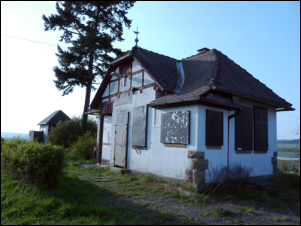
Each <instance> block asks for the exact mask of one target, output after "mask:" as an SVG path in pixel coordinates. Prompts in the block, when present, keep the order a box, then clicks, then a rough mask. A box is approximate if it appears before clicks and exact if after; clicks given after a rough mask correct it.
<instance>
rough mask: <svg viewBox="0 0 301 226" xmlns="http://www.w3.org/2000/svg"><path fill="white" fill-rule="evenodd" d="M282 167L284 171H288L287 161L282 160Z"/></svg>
mask: <svg viewBox="0 0 301 226" xmlns="http://www.w3.org/2000/svg"><path fill="white" fill-rule="evenodd" d="M281 169H282V170H283V171H287V170H288V165H287V161H282V165H281Z"/></svg>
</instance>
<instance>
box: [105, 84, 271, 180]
mask: <svg viewBox="0 0 301 226" xmlns="http://www.w3.org/2000/svg"><path fill="white" fill-rule="evenodd" d="M126 95H128V94H126ZM131 95H133V97H132V98H133V99H132V102H131V103H128V104H123V105H118V106H116V105H115V104H114V107H113V115H112V142H111V146H107V145H103V158H105V156H108V159H110V164H111V165H112V166H113V165H114V141H115V120H116V114H117V113H120V112H129V122H128V145H127V148H128V149H127V168H129V169H132V170H137V171H140V172H148V173H153V174H157V175H162V176H165V177H170V178H175V179H181V180H184V178H185V169H190V163H191V160H190V159H189V158H188V157H187V155H188V150H191V151H200V152H205V159H208V162H209V168H208V169H207V170H206V182H207V183H208V182H209V175H208V173H209V170H210V169H211V168H212V167H214V168H216V167H220V166H226V165H227V150H228V116H229V115H231V114H233V113H234V111H228V110H224V109H219V108H215V107H210V106H204V105H187V106H182V107H173V108H163V109H153V108H150V107H148V117H147V150H140V151H138V152H137V151H136V150H135V149H132V148H131V140H132V121H133V118H132V117H133V108H135V107H138V106H143V105H144V106H145V105H146V104H148V103H149V102H151V101H152V100H153V99H155V91H154V90H153V88H148V89H144V90H143V92H142V93H140V92H139V91H136V92H135V94H132V93H131ZM121 98H122V97H121ZM241 102H242V104H243V105H245V106H249V107H253V106H261V107H265V108H267V109H268V130H269V131H268V139H269V150H268V151H267V153H254V151H252V153H250V154H245V153H243V154H238V153H236V151H235V140H234V138H235V124H234V123H235V118H232V119H230V124H229V131H230V137H229V141H230V142H229V162H230V164H231V163H235V162H240V163H241V164H242V165H245V166H247V167H249V166H254V175H253V176H260V175H270V174H272V173H273V167H272V164H271V157H272V156H273V152H274V151H276V150H277V143H276V140H277V139H276V110H275V108H273V107H269V106H267V105H264V104H259V103H256V102H252V101H248V100H245V99H241ZM206 109H211V110H216V111H221V112H223V116H224V126H223V131H224V132H223V145H222V146H221V147H218V148H217V149H216V148H213V147H207V146H206V143H205V142H206ZM188 110H189V111H190V144H188V145H186V147H185V148H183V147H165V146H164V144H163V143H161V142H160V134H161V114H162V113H167V112H176V111H188ZM105 146H107V147H105Z"/></svg>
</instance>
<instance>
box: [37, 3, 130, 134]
mask: <svg viewBox="0 0 301 226" xmlns="http://www.w3.org/2000/svg"><path fill="white" fill-rule="evenodd" d="M132 6H134V1H89V2H85V1H58V2H57V3H56V10H57V14H51V16H49V17H46V16H45V15H43V16H42V18H43V20H44V29H45V31H49V30H56V29H57V28H58V29H59V30H62V31H63V34H62V35H61V39H60V41H61V42H62V41H65V43H68V44H69V47H68V49H67V50H63V49H61V47H60V46H59V45H58V53H57V54H56V55H57V57H58V61H59V64H60V66H55V67H54V68H53V71H54V75H55V77H56V80H54V83H55V86H56V87H57V89H58V90H59V91H63V96H64V95H68V94H69V93H72V92H73V89H74V87H75V86H80V87H86V97H85V102H84V112H86V111H87V110H88V107H89V103H90V95H91V89H93V90H95V87H94V86H93V85H92V83H93V82H96V78H97V76H99V77H101V78H103V77H104V75H105V73H106V71H107V69H108V67H109V64H110V62H111V61H113V60H114V55H115V56H117V57H119V56H121V55H123V54H124V53H123V52H122V51H121V49H118V48H114V46H113V42H115V41H120V42H121V41H123V40H124V39H123V38H122V34H123V25H125V26H126V27H127V28H130V26H131V22H132V21H131V20H129V19H128V18H127V16H126V14H127V11H128V10H129V9H130V8H131V7H132ZM86 126H87V115H85V114H84V115H83V116H82V127H83V129H84V130H86Z"/></svg>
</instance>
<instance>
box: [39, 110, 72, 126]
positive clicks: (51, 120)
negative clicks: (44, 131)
mask: <svg viewBox="0 0 301 226" xmlns="http://www.w3.org/2000/svg"><path fill="white" fill-rule="evenodd" d="M69 119H70V118H69V117H68V115H66V114H65V113H64V112H63V111H62V110H58V111H55V112H53V113H52V114H51V115H49V116H48V117H46V118H45V119H44V120H42V121H41V122H40V123H38V125H50V124H51V125H53V124H55V125H56V124H57V123H58V122H59V121H62V122H64V121H67V120H69Z"/></svg>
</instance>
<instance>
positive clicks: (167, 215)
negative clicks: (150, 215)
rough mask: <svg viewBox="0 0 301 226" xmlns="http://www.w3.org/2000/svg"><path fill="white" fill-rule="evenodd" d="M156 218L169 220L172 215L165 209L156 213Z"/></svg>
mask: <svg viewBox="0 0 301 226" xmlns="http://www.w3.org/2000/svg"><path fill="white" fill-rule="evenodd" d="M156 218H157V219H159V220H161V221H169V220H171V219H172V216H171V215H170V213H169V212H167V211H166V212H162V213H158V214H157V216H156Z"/></svg>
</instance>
